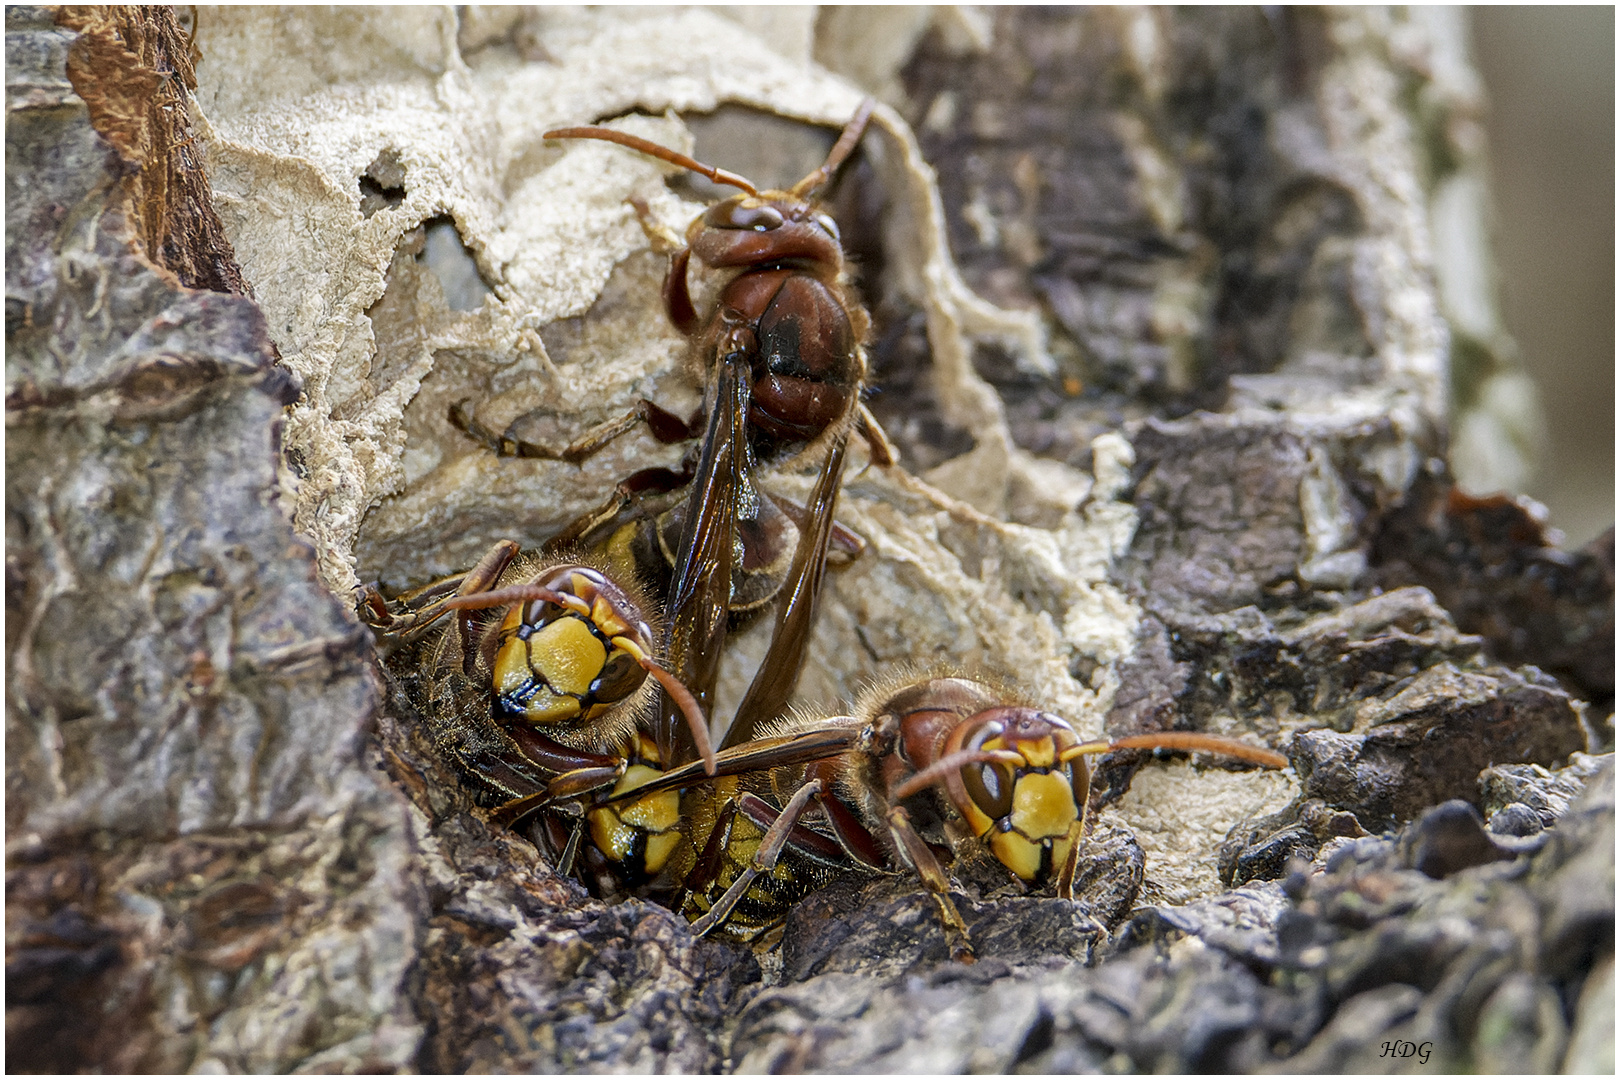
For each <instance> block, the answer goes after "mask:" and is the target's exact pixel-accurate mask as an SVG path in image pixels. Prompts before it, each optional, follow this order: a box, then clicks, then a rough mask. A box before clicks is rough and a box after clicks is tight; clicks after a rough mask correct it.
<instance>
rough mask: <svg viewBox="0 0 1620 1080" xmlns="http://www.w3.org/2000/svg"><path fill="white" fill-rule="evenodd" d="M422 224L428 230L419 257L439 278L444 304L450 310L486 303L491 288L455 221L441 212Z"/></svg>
mask: <svg viewBox="0 0 1620 1080" xmlns="http://www.w3.org/2000/svg"><path fill="white" fill-rule="evenodd" d="M422 228H423V230H424V232H425V236H424V237H423V241H422V253H421V254H420V255H418V256H417V257H416V260H417V262H420V263H422V264H423V265H424V266H426V267H427V268H428V269H429V270H431V271H433V276H434V277H436V278H438V279H439V285H440V286H441V287H442V288H443V289H444V302H445V304H446V305H448V306H449V308H450V310H451V311H477V310H478V309H479V308H480V307H483V305H484V298H485V297H487V296H488V295H489V294H490V288H489V286H488V285H487V284H486V283H485V282H484V279H483V277H482V276H481V275H480V274H479V273H478V263H477V262H476V261H475V260H474V259H473V256H472V252H471V251H468V250H467V245H466V244H463V243H462V242H461V233H460V232H459V231H458V230H457V229H456V223H455V222H454V221H453V220H451V219H450V218H449V217H448V216H446V215H440V216H439V217H435V218H429V219H428V220H427V221H424V222H423V223H422Z"/></svg>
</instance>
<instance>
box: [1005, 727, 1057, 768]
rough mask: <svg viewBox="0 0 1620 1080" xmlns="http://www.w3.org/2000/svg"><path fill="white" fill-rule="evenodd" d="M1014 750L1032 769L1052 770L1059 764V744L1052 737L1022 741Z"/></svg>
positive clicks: (1046, 736)
mask: <svg viewBox="0 0 1620 1080" xmlns="http://www.w3.org/2000/svg"><path fill="white" fill-rule="evenodd" d="M1013 749H1014V750H1016V751H1018V753H1019V754H1020V755H1021V756H1022V757H1023V759H1024V761H1025V762H1027V763H1028V765H1029V767H1030V768H1032V769H1050V768H1051V767H1052V766H1053V765H1056V764H1057V743H1056V741H1055V740H1054V739H1053V738H1052V737H1051V736H1050V735H1045V736H1042V737H1041V738H1039V739H1023V740H1020V741H1019V743H1018V745H1017V746H1015V747H1013Z"/></svg>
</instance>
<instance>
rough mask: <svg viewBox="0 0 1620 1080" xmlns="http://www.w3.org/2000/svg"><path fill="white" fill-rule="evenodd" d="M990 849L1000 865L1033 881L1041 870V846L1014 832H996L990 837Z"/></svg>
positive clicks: (1026, 879)
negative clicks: (999, 861)
mask: <svg viewBox="0 0 1620 1080" xmlns="http://www.w3.org/2000/svg"><path fill="white" fill-rule="evenodd" d="M990 851H991V853H992V854H994V855H995V857H996V858H997V859H1000V860H1001V865H1003V866H1005V867H1006V868H1007V869H1009V870H1011V871H1012V872H1013V873H1015V874H1017V875H1018V876H1019V877H1021V878H1023V879H1024V880H1025V881H1034V880H1035V877H1036V875H1038V874H1039V873H1040V872H1041V846H1040V845H1039V844H1032V843H1030V842H1029V841H1028V840H1025V839H1024V838H1023V837H1022V836H1019V835H1018V834H1017V833H1015V832H1004V833H996V834H995V835H994V836H992V837H991V838H990Z"/></svg>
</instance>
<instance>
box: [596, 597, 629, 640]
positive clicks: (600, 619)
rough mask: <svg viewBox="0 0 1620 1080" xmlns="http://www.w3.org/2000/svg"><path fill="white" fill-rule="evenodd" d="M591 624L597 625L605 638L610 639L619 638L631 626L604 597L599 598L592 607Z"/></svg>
mask: <svg viewBox="0 0 1620 1080" xmlns="http://www.w3.org/2000/svg"><path fill="white" fill-rule="evenodd" d="M591 622H593V623H595V624H596V628H597V629H598V630H600V631H602V633H603V635H604V636H606V637H610V638H615V637H618V636H619V635H620V634H622V633H624V632H625V631H627V630H629V629H630V624H629V623H627V622H625V621H624V620H623V619H621V618H619V616H618V613H617V612H615V611H614V610H613V605H612V604H610V603H608V602H607V598H606V597H602V596H598V597H597V598H596V602H595V603H594V604H592V605H591Z"/></svg>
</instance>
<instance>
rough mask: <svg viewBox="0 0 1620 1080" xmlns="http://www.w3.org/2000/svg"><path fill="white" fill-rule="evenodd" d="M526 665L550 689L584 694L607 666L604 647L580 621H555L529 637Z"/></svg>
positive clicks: (583, 622)
mask: <svg viewBox="0 0 1620 1080" xmlns="http://www.w3.org/2000/svg"><path fill="white" fill-rule="evenodd" d="M528 644H529V666H530V667H532V668H533V669H534V670H535V672H536V673H537V674H538V675H539V676H540V677H541V678H543V679H545V681H546V683H547V685H549V686H550V687H551V688H552V689H554V690H556V691H558V692H560V693H564V694H588V693H590V690H591V683H592V682H594V681H595V680H596V677H597V676H598V675H600V674H601V673H602V665H603V664H605V663H607V646H605V645H603V644H602V642H601V641H600V640H599V639H598V638H597V636H596V635H595V634H593V633H591V631H590V628H589V627H588V626H586V625H585V621H584V620H583V619H558V620H557V621H556V622H553V623H548V624H547V625H545V626H542V627H541V628H540V629H538V630H536V631H535V632H534V633H532V634H530V635H529V642H528Z"/></svg>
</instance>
